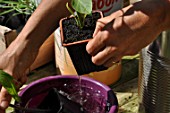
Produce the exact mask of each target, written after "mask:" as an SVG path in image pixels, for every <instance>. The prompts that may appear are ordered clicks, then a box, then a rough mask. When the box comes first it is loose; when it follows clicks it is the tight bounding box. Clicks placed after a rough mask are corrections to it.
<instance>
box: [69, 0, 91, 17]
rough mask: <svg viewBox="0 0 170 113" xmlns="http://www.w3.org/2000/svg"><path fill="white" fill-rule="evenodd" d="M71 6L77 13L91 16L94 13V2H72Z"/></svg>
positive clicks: (86, 0)
mask: <svg viewBox="0 0 170 113" xmlns="http://www.w3.org/2000/svg"><path fill="white" fill-rule="evenodd" d="M71 5H72V7H73V9H74V10H76V12H79V13H82V14H90V13H91V12H92V0H72V1H71Z"/></svg>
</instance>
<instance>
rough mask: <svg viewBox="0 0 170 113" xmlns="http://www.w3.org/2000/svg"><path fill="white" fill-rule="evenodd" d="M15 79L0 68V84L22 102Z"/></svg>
mask: <svg viewBox="0 0 170 113" xmlns="http://www.w3.org/2000/svg"><path fill="white" fill-rule="evenodd" d="M13 81H14V79H13V77H12V76H10V75H9V74H8V73H6V72H4V71H2V70H0V84H1V85H2V86H3V87H4V88H5V89H6V90H7V91H8V93H9V94H10V95H11V96H12V97H13V98H14V99H15V100H16V101H17V102H20V97H19V96H18V93H17V91H16V86H15V84H14V83H13Z"/></svg>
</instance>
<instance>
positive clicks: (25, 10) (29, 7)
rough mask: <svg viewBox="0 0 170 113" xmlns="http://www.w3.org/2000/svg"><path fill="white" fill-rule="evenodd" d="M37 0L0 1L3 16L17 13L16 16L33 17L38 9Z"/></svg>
mask: <svg viewBox="0 0 170 113" xmlns="http://www.w3.org/2000/svg"><path fill="white" fill-rule="evenodd" d="M36 7H37V6H36V3H35V0H0V8H2V9H3V10H4V11H2V12H0V16H1V15H5V14H8V13H10V12H13V11H16V13H15V15H16V14H25V15H31V14H32V13H33V12H34V11H35V9H36Z"/></svg>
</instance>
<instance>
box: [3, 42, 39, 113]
mask: <svg viewBox="0 0 170 113" xmlns="http://www.w3.org/2000/svg"><path fill="white" fill-rule="evenodd" d="M24 43H25V42H23V43H18V42H17V40H16V41H14V43H12V44H11V45H10V46H9V47H8V48H7V50H5V51H4V52H3V53H1V54H0V69H1V70H3V71H5V72H6V73H8V74H10V75H11V76H13V77H14V79H15V80H16V81H17V88H18V89H19V88H20V87H21V86H22V85H23V84H24V83H25V82H26V81H27V73H28V71H29V67H30V65H31V64H32V63H33V61H34V60H35V58H36V56H37V53H38V51H35V50H34V49H33V48H31V46H26V45H25V44H24ZM10 101H11V95H9V93H8V92H7V90H6V89H5V88H3V87H2V88H1V91H0V113H5V110H6V108H7V107H8V106H9V103H10Z"/></svg>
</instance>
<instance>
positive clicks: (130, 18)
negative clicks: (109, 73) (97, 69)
mask: <svg viewBox="0 0 170 113" xmlns="http://www.w3.org/2000/svg"><path fill="white" fill-rule="evenodd" d="M151 1H152V0H150V2H148V1H141V2H138V3H136V4H133V5H130V6H128V7H126V8H123V9H122V10H119V11H117V12H115V13H113V14H112V15H110V16H107V17H104V18H102V19H99V20H98V21H97V24H96V29H95V32H94V34H93V39H92V40H91V41H89V43H88V44H87V46H86V49H87V52H88V53H89V54H91V55H92V62H93V63H95V64H96V65H105V66H107V67H110V66H112V65H113V63H115V62H118V61H120V60H121V58H122V57H123V56H125V55H135V54H137V53H138V52H139V51H140V50H141V49H142V48H144V47H145V46H147V45H148V44H149V43H151V42H152V41H153V40H154V39H155V38H156V37H157V36H158V35H159V33H160V32H161V31H162V30H163V27H162V24H161V23H160V22H162V21H163V19H162V18H161V17H162V14H161V13H160V11H158V10H157V9H159V8H160V7H162V6H160V5H159V4H160V3H159V2H154V1H152V2H151ZM157 1H159V0H157ZM159 10H161V9H159ZM158 17H159V18H158ZM155 25H156V27H155Z"/></svg>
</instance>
